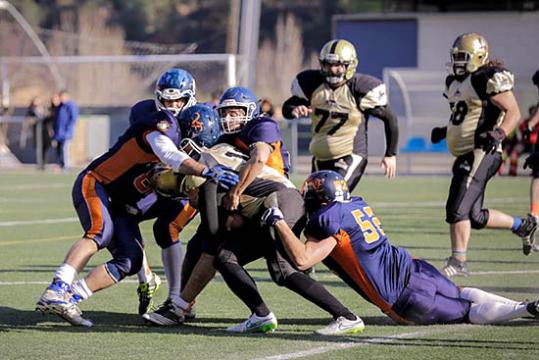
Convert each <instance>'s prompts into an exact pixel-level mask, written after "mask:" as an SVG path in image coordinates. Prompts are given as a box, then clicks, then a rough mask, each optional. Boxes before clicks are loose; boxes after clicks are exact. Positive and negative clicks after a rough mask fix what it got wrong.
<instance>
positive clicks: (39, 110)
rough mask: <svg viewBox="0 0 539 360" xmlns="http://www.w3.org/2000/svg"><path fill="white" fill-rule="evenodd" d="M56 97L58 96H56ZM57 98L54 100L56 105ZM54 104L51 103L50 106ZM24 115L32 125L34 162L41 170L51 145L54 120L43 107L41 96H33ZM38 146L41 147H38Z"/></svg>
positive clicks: (49, 112) (51, 114)
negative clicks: (34, 151)
mask: <svg viewBox="0 0 539 360" xmlns="http://www.w3.org/2000/svg"><path fill="white" fill-rule="evenodd" d="M56 98H57V99H58V97H57V96H56ZM58 104H59V100H57V102H56V106H57V105H58ZM53 106H54V105H51V108H52V107H53ZM26 116H27V117H28V119H29V124H30V126H31V127H32V135H33V138H34V141H33V142H34V148H35V150H36V163H37V165H38V167H39V168H40V169H41V170H43V169H44V168H45V164H46V163H47V151H48V150H49V148H50V147H51V137H52V131H53V130H52V123H53V121H54V116H53V113H51V111H50V110H49V109H47V108H46V107H45V105H44V104H43V101H42V98H41V97H38V96H36V97H34V98H33V99H32V101H31V102H30V105H29V106H28V110H27V111H26ZM38 146H40V147H41V148H40V149H38Z"/></svg>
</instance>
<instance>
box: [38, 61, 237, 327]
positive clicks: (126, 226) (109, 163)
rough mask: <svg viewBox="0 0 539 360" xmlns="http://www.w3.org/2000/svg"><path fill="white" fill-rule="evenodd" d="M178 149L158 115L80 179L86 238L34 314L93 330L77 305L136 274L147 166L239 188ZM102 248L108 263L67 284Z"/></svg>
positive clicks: (174, 129) (224, 173)
mask: <svg viewBox="0 0 539 360" xmlns="http://www.w3.org/2000/svg"><path fill="white" fill-rule="evenodd" d="M184 73H185V74H183V75H185V76H188V77H189V78H190V80H191V81H194V80H193V79H192V77H191V75H190V74H189V73H187V72H184ZM188 102H189V97H183V98H178V99H170V98H169V99H164V101H163V105H165V106H166V107H174V108H178V109H179V110H180V111H181V109H182V108H183V107H184V106H185V105H186V104H187V103H188ZM179 141H180V132H179V131H178V122H177V119H176V118H175V116H174V115H173V114H172V113H170V112H169V111H168V110H164V111H158V112H155V113H153V114H152V115H151V116H147V117H146V118H145V119H143V120H141V121H137V122H135V123H134V124H133V125H132V126H130V127H129V128H128V129H127V130H126V131H125V132H124V134H123V135H122V136H120V138H119V139H118V140H117V142H116V144H115V145H114V146H113V147H112V148H111V149H110V150H109V151H107V152H106V153H105V154H103V155H101V156H99V157H98V158H97V159H95V160H94V161H92V162H91V163H90V165H88V166H87V167H86V168H85V169H84V170H83V171H82V172H81V173H80V174H79V176H78V177H77V180H76V181H75V184H74V186H73V192H72V197H73V204H74V206H75V209H76V211H77V214H78V216H79V220H80V222H81V225H82V227H83V229H84V235H83V237H82V238H81V239H80V240H78V241H77V242H76V243H75V244H74V245H73V246H72V247H71V249H70V250H69V251H68V253H67V255H66V257H65V260H64V262H63V263H62V265H60V267H59V268H58V269H57V270H56V272H55V274H54V277H53V281H52V283H51V284H50V285H49V286H48V287H47V289H46V290H45V291H44V293H43V294H42V295H41V297H40V298H39V300H38V302H37V304H36V310H40V311H42V312H51V313H54V314H57V315H59V316H60V317H62V318H63V319H65V320H66V321H68V322H69V323H71V324H72V325H77V326H92V322H91V321H89V320H87V319H84V318H83V317H82V313H81V311H80V309H79V307H78V302H79V301H81V300H84V299H87V298H88V297H90V296H91V295H92V294H93V293H94V292H97V291H99V290H102V289H104V288H107V287H109V286H112V285H114V284H116V283H117V282H119V281H121V280H122V279H123V278H125V277H126V276H128V275H133V274H135V273H137V272H138V271H139V270H140V268H141V266H142V262H143V247H142V238H141V235H140V229H139V226H138V224H139V221H140V220H139V218H138V217H137V216H136V215H133V214H132V212H131V211H130V209H133V208H135V209H136V208H139V206H141V203H143V202H144V199H145V198H146V196H147V195H149V194H151V192H152V188H150V187H149V180H148V166H149V165H151V164H153V163H158V162H162V163H164V164H166V165H167V166H169V167H170V168H171V169H173V171H175V172H178V173H182V174H192V175H197V176H201V177H203V178H206V179H211V180H212V181H214V182H216V183H219V184H221V186H224V187H226V188H229V187H231V186H233V185H235V184H236V183H237V180H238V177H237V175H236V174H235V173H233V172H231V171H229V170H228V169H226V168H224V167H222V166H215V167H208V166H205V165H203V164H201V163H199V162H197V161H195V160H193V159H191V158H190V157H189V156H188V155H187V154H185V153H184V152H182V151H180V150H178V145H179ZM103 248H107V249H108V250H109V251H110V252H111V254H112V260H110V261H108V262H107V263H105V264H102V265H99V266H97V267H96V268H94V269H93V270H92V271H91V272H90V273H89V274H88V275H87V276H86V277H85V278H84V279H80V280H78V281H77V282H75V283H73V282H74V280H75V278H76V277H77V275H78V274H79V273H80V272H81V271H82V270H83V268H84V267H85V265H86V264H87V262H88V261H89V259H90V258H91V257H92V256H93V255H94V254H95V253H96V252H98V251H99V250H101V249H103Z"/></svg>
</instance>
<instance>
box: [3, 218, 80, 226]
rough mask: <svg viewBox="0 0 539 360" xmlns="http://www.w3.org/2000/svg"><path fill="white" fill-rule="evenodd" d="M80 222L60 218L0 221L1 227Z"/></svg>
mask: <svg viewBox="0 0 539 360" xmlns="http://www.w3.org/2000/svg"><path fill="white" fill-rule="evenodd" d="M78 220H79V219H78V218H76V217H68V218H60V219H42V220H21V221H0V227H3V226H19V225H42V224H65V223H71V222H76V221H78Z"/></svg>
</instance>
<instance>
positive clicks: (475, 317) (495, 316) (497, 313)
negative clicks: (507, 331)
mask: <svg viewBox="0 0 539 360" xmlns="http://www.w3.org/2000/svg"><path fill="white" fill-rule="evenodd" d="M529 315H530V313H529V312H528V310H526V304H525V303H518V304H516V305H514V304H504V303H502V302H491V303H484V304H472V306H471V308H470V312H469V313H468V318H469V319H470V322H471V323H472V324H492V323H500V322H503V321H508V320H513V319H518V318H521V317H524V316H529Z"/></svg>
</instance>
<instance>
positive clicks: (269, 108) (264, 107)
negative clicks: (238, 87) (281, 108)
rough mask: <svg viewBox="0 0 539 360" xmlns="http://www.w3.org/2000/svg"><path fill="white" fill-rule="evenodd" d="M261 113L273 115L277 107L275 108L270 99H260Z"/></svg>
mask: <svg viewBox="0 0 539 360" xmlns="http://www.w3.org/2000/svg"><path fill="white" fill-rule="evenodd" d="M260 113H261V114H262V116H267V117H273V114H274V113H275V109H274V108H273V104H272V103H271V100H270V99H268V98H263V99H262V101H260Z"/></svg>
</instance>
